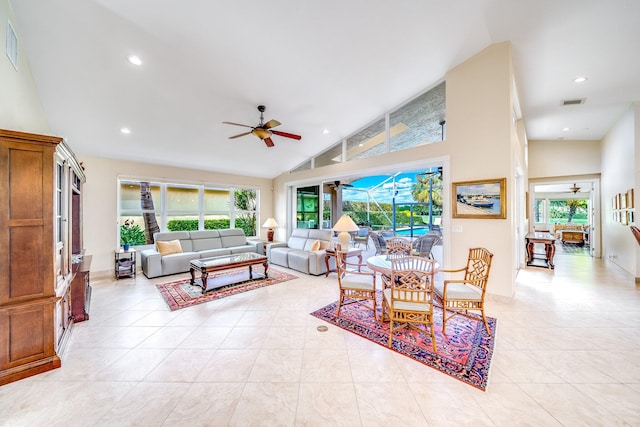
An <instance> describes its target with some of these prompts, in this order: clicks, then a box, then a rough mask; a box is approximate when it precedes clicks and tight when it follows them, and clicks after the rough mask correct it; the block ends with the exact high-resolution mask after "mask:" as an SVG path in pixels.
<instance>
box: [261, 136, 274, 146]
mask: <svg viewBox="0 0 640 427" xmlns="http://www.w3.org/2000/svg"><path fill="white" fill-rule="evenodd" d="M263 141H264V143H265V144H267V147H273V146H274V145H275V144H274V143H273V141H272V140H271V138H265V139H263Z"/></svg>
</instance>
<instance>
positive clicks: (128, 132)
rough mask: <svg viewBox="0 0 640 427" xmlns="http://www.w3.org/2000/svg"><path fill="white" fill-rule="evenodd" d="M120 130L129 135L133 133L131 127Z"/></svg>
mask: <svg viewBox="0 0 640 427" xmlns="http://www.w3.org/2000/svg"><path fill="white" fill-rule="evenodd" d="M120 132H122V133H124V134H126V135H129V134H130V133H131V129H129V128H121V129H120Z"/></svg>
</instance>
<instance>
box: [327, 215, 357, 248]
mask: <svg viewBox="0 0 640 427" xmlns="http://www.w3.org/2000/svg"><path fill="white" fill-rule="evenodd" d="M359 229H360V227H358V225H357V224H356V223H355V222H353V220H352V219H351V217H350V216H349V215H342V216H341V217H340V219H339V220H338V222H336V225H334V226H333V228H332V230H333V231H337V232H339V233H340V234H338V243H340V246H341V248H342V250H347V249H349V243H351V236H350V235H349V232H352V231H358V230H359Z"/></svg>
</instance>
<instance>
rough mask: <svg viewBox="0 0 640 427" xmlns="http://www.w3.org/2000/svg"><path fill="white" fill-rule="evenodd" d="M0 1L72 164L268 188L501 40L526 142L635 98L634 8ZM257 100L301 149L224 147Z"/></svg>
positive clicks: (639, 26)
mask: <svg viewBox="0 0 640 427" xmlns="http://www.w3.org/2000/svg"><path fill="white" fill-rule="evenodd" d="M9 1H10V4H11V6H12V10H13V14H14V17H15V21H16V22H14V23H13V24H14V27H15V28H16V31H17V33H18V37H19V43H20V47H21V48H22V49H24V52H26V56H27V59H28V61H29V65H30V68H31V71H32V74H33V77H34V80H35V83H36V86H37V89H38V93H39V95H40V98H41V100H42V104H43V106H44V110H45V113H46V115H47V117H48V120H49V123H50V126H51V131H52V133H54V134H56V135H59V136H63V137H65V138H67V141H68V143H69V144H70V146H71V147H72V148H73V149H74V151H76V153H78V154H79V155H82V154H87V155H94V156H102V157H109V158H127V159H132V160H138V161H143V162H151V163H160V164H163V165H172V166H180V167H189V168H194V169H204V170H214V171H220V172H227V173H237V174H242V175H250V176H256V177H265V178H271V177H275V176H277V175H279V174H280V173H282V172H285V171H287V170H289V169H292V168H294V167H295V166H297V165H299V164H300V163H302V162H304V161H305V160H307V159H308V158H309V157H311V156H313V155H315V154H318V153H320V152H321V151H323V150H324V149H326V148H328V147H329V146H331V145H333V144H334V143H336V142H338V141H339V140H340V139H341V138H343V137H346V136H349V135H350V134H351V133H353V132H355V131H357V130H358V129H359V128H361V127H363V126H364V125H366V124H367V123H369V122H371V121H373V120H374V119H377V118H378V117H380V116H382V115H383V114H384V113H386V112H388V111H389V110H391V109H393V108H395V107H397V106H398V105H400V104H402V103H403V102H405V101H407V100H409V99H410V98H412V97H413V96H415V95H417V94H418V93H419V92H422V91H424V90H426V89H427V88H429V87H431V86H433V85H434V84H436V83H438V82H439V81H442V79H443V78H444V75H445V73H446V71H447V70H449V69H451V68H452V67H455V66H456V65H458V64H460V63H461V62H463V61H464V60H465V59H467V58H469V57H471V56H472V55H474V54H476V53H477V52H479V51H481V50H482V49H484V48H486V47H487V46H489V45H491V44H494V43H498V42H503V41H511V43H512V47H513V54H514V60H515V67H516V78H517V82H518V91H519V98H520V103H521V107H522V114H523V116H524V118H525V124H526V130H527V135H528V138H529V139H558V138H564V139H573V140H582V139H590V140H593V139H595V140H598V139H601V138H602V137H603V136H604V134H605V133H606V132H607V130H609V129H610V128H611V126H612V125H613V123H614V122H615V121H616V120H617V119H618V118H620V116H621V115H622V114H623V112H624V111H625V110H626V109H627V108H629V105H630V103H631V102H632V101H638V100H640V55H639V52H640V1H638V0H607V1H603V0H474V1H468V0H437V1H436V0H402V1H389V0H325V1H320V2H317V1H316V2H307V1H299V0H297V1H296V0H274V1H264V0H262V1H258V0H237V1H225V2H223V1H211V0H181V1H174V0H135V1H131V0H9ZM130 54H135V55H138V56H139V57H140V58H141V60H142V65H141V66H134V65H132V64H131V63H129V62H128V61H127V56H128V55H130ZM578 76H586V77H587V78H588V80H587V81H586V82H584V83H581V84H576V83H574V81H573V80H574V78H576V77H578ZM578 98H580V99H581V98H584V99H586V102H585V103H584V104H582V105H574V106H561V103H562V101H563V100H567V99H578ZM260 104H264V105H266V107H267V110H266V112H265V120H269V119H272V118H273V119H277V120H278V121H280V122H281V123H282V125H281V126H280V127H278V129H277V130H282V131H285V132H290V133H296V134H300V135H302V140H301V141H295V140H293V139H288V138H283V137H279V136H274V137H273V141H274V143H275V147H273V148H267V147H266V146H265V144H264V143H263V142H262V141H260V140H259V139H258V138H256V137H255V136H252V135H247V136H244V137H242V138H238V139H233V140H230V139H228V137H229V136H231V135H234V134H237V133H240V132H242V131H243V129H244V128H241V127H236V126H231V125H225V124H222V122H223V121H231V122H236V123H243V124H248V125H254V126H255V125H257V124H258V121H259V113H258V111H257V109H256V107H257V106H258V105H260ZM122 127H127V128H129V129H130V130H131V133H130V134H128V135H127V134H123V133H121V131H120V129H121V128H122ZM564 128H568V129H569V130H563V129H564ZM325 129H328V130H329V133H326V134H325V133H323V130H325ZM247 130H248V129H247Z"/></svg>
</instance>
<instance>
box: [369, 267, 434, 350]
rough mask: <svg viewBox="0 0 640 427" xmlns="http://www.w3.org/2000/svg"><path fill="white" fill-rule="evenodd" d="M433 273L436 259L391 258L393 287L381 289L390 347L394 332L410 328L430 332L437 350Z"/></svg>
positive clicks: (425, 332)
mask: <svg viewBox="0 0 640 427" xmlns="http://www.w3.org/2000/svg"><path fill="white" fill-rule="evenodd" d="M434 274H435V261H434V260H432V259H427V258H424V257H417V256H407V257H399V258H395V259H392V260H391V275H390V277H391V286H390V287H388V288H386V289H384V290H383V292H382V295H383V298H382V312H383V316H384V315H386V316H388V319H389V343H388V345H389V347H391V345H392V343H393V334H394V332H397V331H399V330H401V329H403V328H405V327H410V328H414V329H416V330H418V331H419V332H421V333H422V334H424V335H429V336H430V337H431V344H432V346H433V352H434V353H435V352H436V350H437V349H436V338H435V334H434V330H433V284H434ZM420 326H422V327H420Z"/></svg>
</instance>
